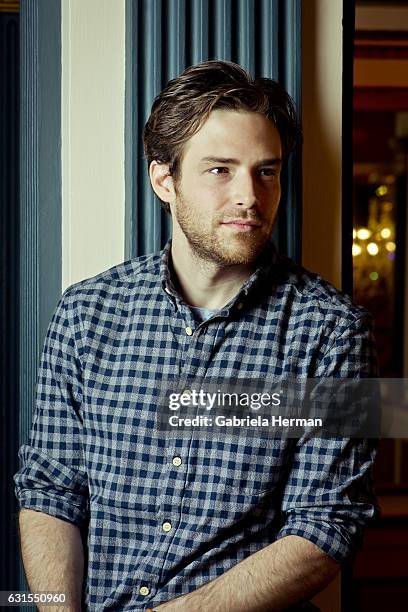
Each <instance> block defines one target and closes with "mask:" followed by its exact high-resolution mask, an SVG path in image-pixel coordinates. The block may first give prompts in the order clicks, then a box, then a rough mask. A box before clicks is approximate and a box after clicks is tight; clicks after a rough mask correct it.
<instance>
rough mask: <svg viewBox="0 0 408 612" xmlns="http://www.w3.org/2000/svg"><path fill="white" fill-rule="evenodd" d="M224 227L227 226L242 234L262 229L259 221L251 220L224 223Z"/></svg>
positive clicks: (234, 220) (235, 220)
mask: <svg viewBox="0 0 408 612" xmlns="http://www.w3.org/2000/svg"><path fill="white" fill-rule="evenodd" d="M222 225H226V226H227V227H230V228H232V229H235V230H238V231H241V232H245V231H246V232H248V231H251V230H254V229H256V228H259V227H261V223H260V222H259V221H251V220H250V219H233V220H231V221H224V222H223V223H222Z"/></svg>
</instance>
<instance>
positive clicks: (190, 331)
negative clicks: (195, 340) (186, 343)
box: [186, 327, 193, 336]
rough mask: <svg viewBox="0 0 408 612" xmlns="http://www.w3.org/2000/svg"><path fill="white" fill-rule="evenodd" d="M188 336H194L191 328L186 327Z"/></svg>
mask: <svg viewBox="0 0 408 612" xmlns="http://www.w3.org/2000/svg"><path fill="white" fill-rule="evenodd" d="M186 334H187V336H192V335H193V330H192V329H191V327H186Z"/></svg>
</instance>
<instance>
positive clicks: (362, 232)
mask: <svg viewBox="0 0 408 612" xmlns="http://www.w3.org/2000/svg"><path fill="white" fill-rule="evenodd" d="M370 236H371V232H370V230H369V229H367V228H366V227H361V228H360V229H359V230H357V238H359V239H360V240H367V239H368V238H369V237H370Z"/></svg>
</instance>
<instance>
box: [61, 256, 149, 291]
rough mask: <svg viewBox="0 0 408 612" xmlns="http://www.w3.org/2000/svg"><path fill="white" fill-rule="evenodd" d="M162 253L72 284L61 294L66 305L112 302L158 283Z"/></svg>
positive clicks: (141, 258)
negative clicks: (100, 300)
mask: <svg viewBox="0 0 408 612" xmlns="http://www.w3.org/2000/svg"><path fill="white" fill-rule="evenodd" d="M160 261H161V252H158V253H152V254H150V255H141V256H140V257H135V258H132V259H128V260H127V261H124V262H121V263H119V264H116V265H114V266H112V267H110V268H108V269H107V270H104V271H102V272H100V273H98V274H96V275H95V276H91V277H89V278H85V279H83V280H80V281H78V282H76V283H73V284H71V285H70V286H69V287H67V289H65V291H64V293H63V299H65V301H67V302H71V301H77V300H81V298H83V299H92V297H103V298H105V299H108V298H109V297H112V298H115V297H119V296H120V295H122V294H127V293H128V292H129V291H132V290H133V291H134V290H135V289H136V288H137V287H138V286H141V285H144V286H146V288H148V287H149V286H153V285H156V284H157V282H158V279H159V270H160Z"/></svg>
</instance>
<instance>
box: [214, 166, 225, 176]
mask: <svg viewBox="0 0 408 612" xmlns="http://www.w3.org/2000/svg"><path fill="white" fill-rule="evenodd" d="M210 172H211V174H217V175H218V174H228V172H229V170H228V168H225V167H224V166H218V167H217V168H211V169H210Z"/></svg>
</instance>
